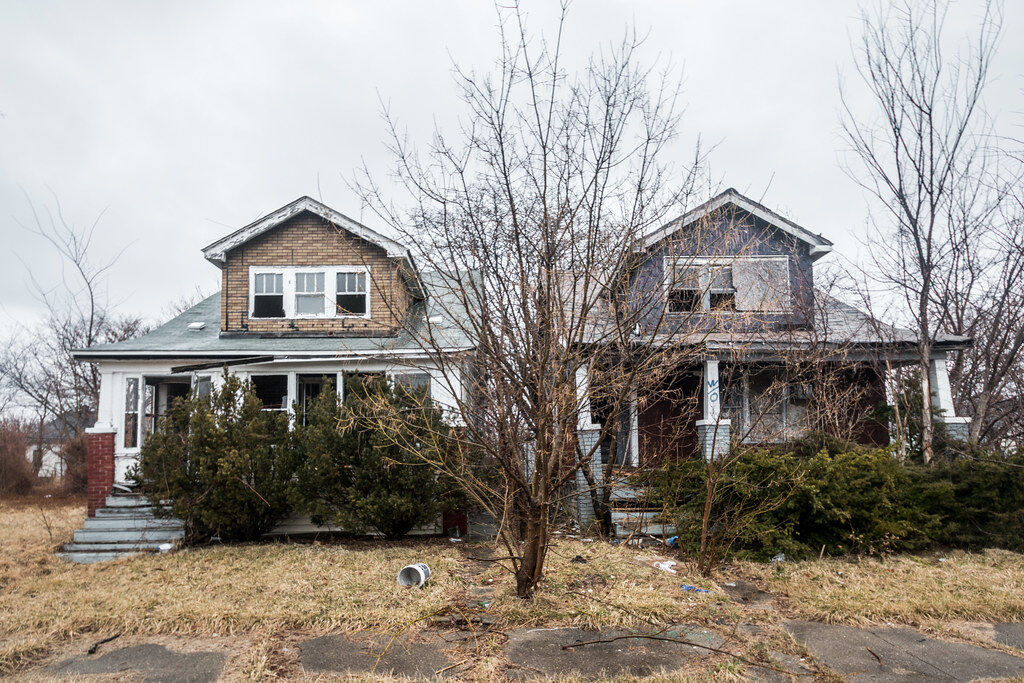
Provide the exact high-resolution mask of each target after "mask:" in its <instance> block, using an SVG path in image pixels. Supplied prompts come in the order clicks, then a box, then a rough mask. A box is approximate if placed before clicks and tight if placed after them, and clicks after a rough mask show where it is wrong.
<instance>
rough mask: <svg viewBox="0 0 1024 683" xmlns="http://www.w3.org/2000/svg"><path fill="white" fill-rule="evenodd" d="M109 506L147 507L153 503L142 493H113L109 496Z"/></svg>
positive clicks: (107, 501) (107, 503)
mask: <svg viewBox="0 0 1024 683" xmlns="http://www.w3.org/2000/svg"><path fill="white" fill-rule="evenodd" d="M106 505H107V507H110V508H145V507H151V506H152V503H150V502H149V499H148V498H146V497H145V496H143V495H142V494H141V493H112V494H110V495H109V496H107V500H106Z"/></svg>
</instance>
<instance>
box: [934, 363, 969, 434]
mask: <svg viewBox="0 0 1024 683" xmlns="http://www.w3.org/2000/svg"><path fill="white" fill-rule="evenodd" d="M946 361H947V357H946V352H945V351H943V352H941V353H937V354H935V355H933V356H932V357H931V361H930V363H929V364H928V383H929V384H930V385H931V393H932V407H933V408H935V409H936V410H939V411H941V412H940V413H939V414H938V416H936V418H935V421H936V422H942V423H943V424H944V425H945V426H946V434H947V435H948V436H949V437H950V438H951V439H955V440H957V441H967V440H968V439H969V438H970V435H971V418H969V417H957V415H956V408H955V407H954V406H953V391H952V389H951V388H950V386H949V369H948V368H947V367H946Z"/></svg>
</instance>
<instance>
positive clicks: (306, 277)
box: [203, 197, 423, 335]
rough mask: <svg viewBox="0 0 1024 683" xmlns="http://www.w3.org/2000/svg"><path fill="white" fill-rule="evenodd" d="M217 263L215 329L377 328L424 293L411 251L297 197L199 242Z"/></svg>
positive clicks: (383, 330) (386, 330)
mask: <svg viewBox="0 0 1024 683" xmlns="http://www.w3.org/2000/svg"><path fill="white" fill-rule="evenodd" d="M203 254H204V256H206V258H207V260H209V261H210V262H211V263H213V264H215V265H217V266H218V267H219V268H220V269H221V332H223V333H231V334H244V333H255V334H274V333H280V334H298V335H302V334H310V335H331V334H339V335H358V334H365V335H381V334H390V333H393V332H395V330H396V329H397V328H398V327H399V325H400V323H401V321H402V320H403V318H404V316H406V315H407V314H408V309H409V306H411V305H412V303H413V302H414V301H415V300H417V299H421V298H422V297H423V294H422V288H421V287H420V282H419V277H418V274H417V272H416V269H415V266H414V264H413V260H412V257H411V255H410V254H409V250H408V249H406V248H405V247H403V246H402V245H401V244H399V243H398V242H396V241H395V240H393V239H391V238H389V237H386V236H385V235H382V234H381V233H379V232H377V231H375V230H372V229H370V228H368V227H366V226H364V225H362V224H361V223H358V222H357V221H354V220H352V219H351V218H348V217H347V216H345V215H343V214H341V213H338V212H337V211H335V210H334V209H331V208H330V207H328V206H326V205H324V204H322V203H320V202H318V201H316V200H315V199H311V198H310V197H302V198H300V199H297V200H296V201H294V202H292V203H290V204H288V205H287V206H284V207H282V208H280V209H278V210H277V211H274V212H273V213H270V214H268V215H266V216H264V217H262V218H260V219H259V220H257V221H255V222H253V223H251V224H249V225H247V226H245V227H244V228H241V229H240V230H237V231H235V232H233V233H232V234H230V235H228V236H227V237H224V238H222V239H220V240H218V241H216V242H214V243H213V244H211V245H209V246H207V247H206V248H205V249H203Z"/></svg>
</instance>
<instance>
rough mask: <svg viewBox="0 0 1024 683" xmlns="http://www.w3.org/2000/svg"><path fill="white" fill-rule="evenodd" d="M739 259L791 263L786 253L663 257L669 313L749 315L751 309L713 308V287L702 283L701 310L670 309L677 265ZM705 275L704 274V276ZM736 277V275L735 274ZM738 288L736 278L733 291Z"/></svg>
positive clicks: (723, 263) (721, 263) (722, 263)
mask: <svg viewBox="0 0 1024 683" xmlns="http://www.w3.org/2000/svg"><path fill="white" fill-rule="evenodd" d="M737 261H785V262H786V264H787V265H789V257H788V256H786V255H785V254H743V255H738V256H669V255H665V256H663V257H662V274H663V278H662V290H663V297H662V298H663V299H664V301H665V313H666V314H667V315H693V313H714V314H715V315H740V316H745V315H749V314H750V312H749V311H728V310H725V311H717V310H713V309H712V308H711V287H710V284H708V285H707V286H705V284H704V283H703V282H702V283H701V290H700V305H701V308H700V310H699V311H669V310H668V297H669V294H670V293H671V292H672V275H673V273H674V272H675V267H676V266H677V265H680V266H684V267H685V266H730V267H732V265H733V264H734V263H736V262H737ZM702 277H703V276H702ZM734 277H735V275H734ZM735 290H736V287H735V280H734V284H733V291H735ZM761 312H762V313H785V312H787V311H786V310H779V311H761Z"/></svg>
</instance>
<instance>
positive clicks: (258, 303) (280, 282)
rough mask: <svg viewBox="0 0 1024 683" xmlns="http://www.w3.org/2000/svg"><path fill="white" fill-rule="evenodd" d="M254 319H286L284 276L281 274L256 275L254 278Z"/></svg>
mask: <svg viewBox="0 0 1024 683" xmlns="http://www.w3.org/2000/svg"><path fill="white" fill-rule="evenodd" d="M252 291H253V297H252V317H253V318H283V317H284V276H283V275H282V274H281V273H256V275H255V277H254V278H253V290H252Z"/></svg>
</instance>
